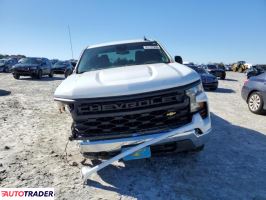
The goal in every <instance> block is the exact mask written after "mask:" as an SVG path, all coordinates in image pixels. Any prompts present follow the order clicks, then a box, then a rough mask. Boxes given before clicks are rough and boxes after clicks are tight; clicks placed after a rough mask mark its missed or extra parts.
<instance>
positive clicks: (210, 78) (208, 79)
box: [189, 66, 218, 90]
mask: <svg viewBox="0 0 266 200" xmlns="http://www.w3.org/2000/svg"><path fill="white" fill-rule="evenodd" d="M189 67H190V68H191V69H194V70H195V71H196V72H197V73H198V74H199V75H200V77H201V82H202V85H203V87H204V89H205V90H216V89H217V88H218V79H217V77H216V76H214V75H212V74H210V73H208V72H207V71H206V70H205V69H203V68H200V67H196V66H189Z"/></svg>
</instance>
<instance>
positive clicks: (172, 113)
mask: <svg viewBox="0 0 266 200" xmlns="http://www.w3.org/2000/svg"><path fill="white" fill-rule="evenodd" d="M175 114H176V112H169V113H166V116H167V117H172V116H174V115H175Z"/></svg>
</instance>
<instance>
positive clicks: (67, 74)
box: [65, 70, 71, 78]
mask: <svg viewBox="0 0 266 200" xmlns="http://www.w3.org/2000/svg"><path fill="white" fill-rule="evenodd" d="M70 74H71V72H70V71H69V70H67V71H66V72H65V78H67V77H68V76H69V75H70Z"/></svg>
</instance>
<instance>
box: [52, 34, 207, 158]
mask: <svg viewBox="0 0 266 200" xmlns="http://www.w3.org/2000/svg"><path fill="white" fill-rule="evenodd" d="M178 62H179V63H178ZM54 100H55V101H58V102H60V103H61V104H62V105H66V106H67V107H68V110H69V111H70V113H71V115H72V118H73V124H72V135H71V137H70V139H71V140H78V141H79V143H80V150H81V153H82V154H83V155H84V156H85V157H105V156H107V157H109V156H115V155H117V154H119V153H121V152H122V151H123V150H124V149H127V148H129V147H132V146H134V145H138V144H140V143H143V142H145V141H148V140H152V139H153V138H158V137H160V136H162V135H164V134H167V133H168V132H170V131H176V134H172V135H171V136H170V137H167V138H164V139H163V140H160V141H157V142H156V143H154V144H152V145H149V146H147V147H146V148H145V151H143V149H142V151H138V153H135V154H134V155H133V154H132V155H129V156H127V157H126V158H127V159H128V160H130V159H137V158H146V157H149V156H152V155H153V154H156V153H158V152H164V151H167V152H169V151H189V150H202V149H203V146H204V143H205V141H206V139H207V137H208V135H209V133H210V132H211V120H210V113H209V107H208V99H207V96H206V94H205V93H204V91H203V89H202V84H201V80H200V77H199V75H198V74H197V73H196V72H195V71H193V70H192V69H190V68H188V67H186V66H184V65H182V58H181V57H180V56H176V57H175V59H173V58H172V57H171V56H170V55H169V53H168V52H167V51H166V50H165V49H164V48H163V47H162V46H161V45H160V44H159V43H158V42H157V41H150V40H147V39H143V40H130V41H120V42H112V43H104V44H99V45H92V46H89V47H87V48H86V49H85V50H84V51H83V53H82V55H81V57H80V59H79V61H78V63H77V65H76V68H75V70H74V72H73V74H72V75H71V76H69V77H68V78H67V79H65V80H64V81H63V82H62V83H61V84H60V85H59V86H58V88H57V89H56V91H55V93H54ZM188 125H189V126H188ZM184 127H189V128H187V129H188V130H187V129H182V128H184ZM178 130H179V131H178ZM180 130H182V132H181V133H180ZM183 130H184V131H183ZM147 148H148V149H147Z"/></svg>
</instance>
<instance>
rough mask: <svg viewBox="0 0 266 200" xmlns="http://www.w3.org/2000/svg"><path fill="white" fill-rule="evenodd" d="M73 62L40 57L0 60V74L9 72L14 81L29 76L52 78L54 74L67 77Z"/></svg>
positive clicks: (72, 68)
mask: <svg viewBox="0 0 266 200" xmlns="http://www.w3.org/2000/svg"><path fill="white" fill-rule="evenodd" d="M75 64H76V63H75V62H74V61H72V60H69V61H68V60H67V61H60V60H55V59H54V60H49V59H47V58H42V57H26V58H22V59H20V60H17V59H16V58H7V59H0V72H6V73H8V72H11V73H12V74H13V77H14V78H15V79H19V78H20V77H21V76H31V77H32V78H37V79H41V78H42V77H43V76H46V75H47V76H49V77H53V76H54V74H64V76H65V77H68V76H69V75H70V74H72V72H73V70H74V67H75Z"/></svg>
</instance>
